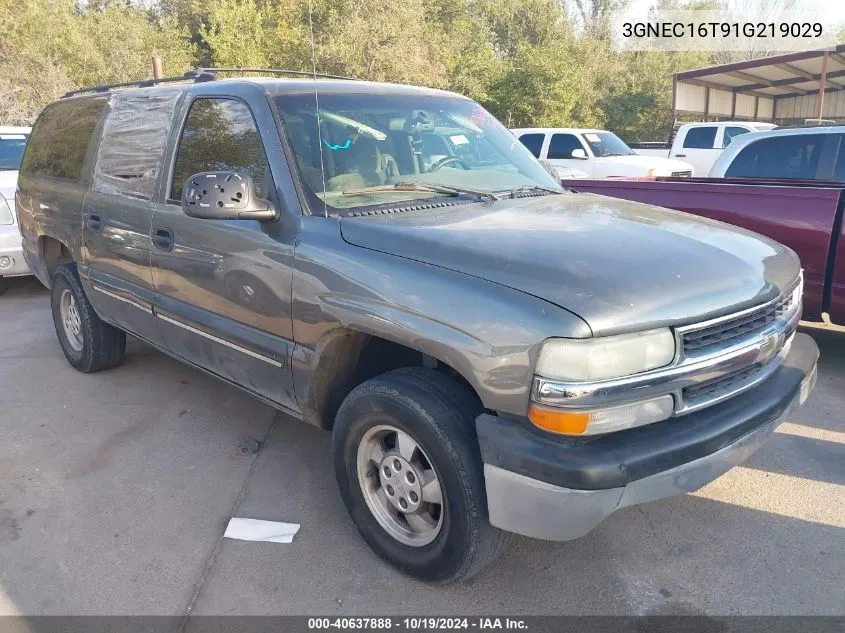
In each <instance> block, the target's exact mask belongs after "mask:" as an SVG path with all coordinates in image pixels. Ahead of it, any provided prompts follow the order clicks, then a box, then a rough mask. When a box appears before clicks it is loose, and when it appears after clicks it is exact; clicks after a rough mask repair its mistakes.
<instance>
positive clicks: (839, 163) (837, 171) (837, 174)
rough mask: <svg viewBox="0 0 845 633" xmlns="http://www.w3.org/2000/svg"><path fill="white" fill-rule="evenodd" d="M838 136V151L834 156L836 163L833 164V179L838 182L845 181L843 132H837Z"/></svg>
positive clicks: (844, 139)
mask: <svg viewBox="0 0 845 633" xmlns="http://www.w3.org/2000/svg"><path fill="white" fill-rule="evenodd" d="M837 136H838V137H839V152H838V154H837V156H836V164H835V165H834V166H833V179H834V180H838V181H840V182H843V181H845V134H837Z"/></svg>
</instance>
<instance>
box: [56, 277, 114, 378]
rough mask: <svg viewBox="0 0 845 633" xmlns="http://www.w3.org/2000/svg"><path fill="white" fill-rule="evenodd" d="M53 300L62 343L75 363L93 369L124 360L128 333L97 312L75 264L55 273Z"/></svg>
mask: <svg viewBox="0 0 845 633" xmlns="http://www.w3.org/2000/svg"><path fill="white" fill-rule="evenodd" d="M50 302H51V304H52V308H53V324H54V325H55V327H56V334H57V335H58V337H59V344H60V345H61V346H62V351H63V352H64V354H65V357H66V358H67V360H68V362H69V363H70V364H71V365H72V366H73V367H75V368H76V369H78V370H79V371H81V372H84V373H92V372H95V371H101V370H103V369H111V368H113V367H117V366H118V365H120V364H121V363H122V362H123V359H124V357H125V355H126V333H125V332H123V331H122V330H118V329H117V328H116V327H114V326H112V325H109V324H108V323H106V322H105V321H103V320H102V319H101V318H100V317H99V316H97V313H96V312H94V308H93V307H92V306H91V302H90V301H88V297H87V296H86V295H85V291H84V290H83V288H82V283H81V282H80V281H79V274H78V273H77V271H76V266H75V265H74V264H67V265H65V266H62V267H61V268H59V269H58V270H57V271H56V272H55V274H54V275H53V286H52V288H51V290H50Z"/></svg>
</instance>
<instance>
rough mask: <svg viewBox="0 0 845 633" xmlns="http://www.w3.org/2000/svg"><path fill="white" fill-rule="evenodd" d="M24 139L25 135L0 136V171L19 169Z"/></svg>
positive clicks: (24, 143) (24, 145)
mask: <svg viewBox="0 0 845 633" xmlns="http://www.w3.org/2000/svg"><path fill="white" fill-rule="evenodd" d="M26 139H27V135H26V134H0V169H2V170H5V171H8V170H17V169H20V166H21V159H22V158H23V150H24V148H25V147H26Z"/></svg>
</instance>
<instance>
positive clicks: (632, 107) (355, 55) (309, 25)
mask: <svg viewBox="0 0 845 633" xmlns="http://www.w3.org/2000/svg"><path fill="white" fill-rule="evenodd" d="M659 2H660V3H661V4H666V3H669V4H672V3H675V2H678V3H680V0H659ZM149 4H150V3H149V2H140V1H133V0H87V2H82V1H80V0H0V32H2V33H3V34H4V37H3V39H2V40H0V123H28V122H31V121H32V120H33V119H34V117H35V115H36V114H37V113H38V111H40V109H42V108H43V107H44V105H45V104H47V103H49V102H50V101H52V100H54V99H55V98H57V97H58V96H59V95H61V94H62V93H63V92H65V91H67V90H69V89H72V88H75V87H80V86H85V85H92V84H98V83H109V82H119V81H129V80H132V79H140V78H144V77H148V76H149V75H150V70H151V64H150V59H151V57H152V55H159V56H161V57H162V59H163V62H164V68H165V73H166V74H168V75H175V74H179V73H182V72H184V71H185V70H187V69H188V68H190V67H191V66H196V65H216V66H240V67H275V68H289V69H295V70H306V71H307V70H311V69H312V67H313V66H316V68H317V70H318V71H320V72H326V73H331V74H338V75H347V76H355V77H360V78H363V79H371V80H377V81H393V82H400V83H409V84H419V85H426V86H432V87H438V88H444V89H448V90H452V91H455V92H458V93H461V94H465V95H467V96H469V97H471V98H473V99H475V100H477V101H479V102H480V103H481V104H482V105H484V106H485V107H486V108H487V109H489V110H490V111H491V112H492V113H493V114H495V115H496V116H497V117H499V118H500V119H501V120H502V121H504V122H505V123H506V124H508V125H511V126H514V127H516V126H529V125H536V126H585V127H608V128H610V129H612V130H614V131H616V132H618V133H620V135H622V136H623V137H624V138H628V139H631V140H640V139H647V140H660V139H662V138H665V137H666V135H667V133H668V130H669V127H670V125H671V121H669V118H670V116H671V73H672V72H675V71H677V70H682V69H686V68H694V67H697V66H702V65H706V64H707V62H708V60H707V57H706V56H704V55H701V54H693V53H630V54H625V55H622V54H619V53H616V52H614V51H613V50H612V48H611V45H610V40H609V37H608V27H607V25H608V24H609V23H610V22H609V20H610V19H611V18H612V17H613V15H614V14H615V13H617V12H618V11H619V10H620V9H621V8H623V7H624V6H625V5H626V1H625V0H158V2H155V3H153V4H152V8H151V9H149V8H147V5H149ZM312 33H313V46H312V43H311V42H312V38H311V34H312Z"/></svg>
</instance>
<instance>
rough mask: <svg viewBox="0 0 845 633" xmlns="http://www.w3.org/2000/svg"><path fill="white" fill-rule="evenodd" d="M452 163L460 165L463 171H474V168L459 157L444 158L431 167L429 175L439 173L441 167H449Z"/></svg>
mask: <svg viewBox="0 0 845 633" xmlns="http://www.w3.org/2000/svg"><path fill="white" fill-rule="evenodd" d="M450 163H458V164H459V165H460V166H461V167H462V168H463V169H466V170H470V169H472V167H470V166H469V165H467V164H466V163H465V162H464V161H463V159H461V158H458V157H457V156H444V157H443V158H441V159H440V160H439V161H437V162H436V163H434V164H433V165H432V166H431V167H429V168H428V173H431V172H434V171H437V170H438V169H440V168H441V167H445V166H446V165H448V164H450Z"/></svg>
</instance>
